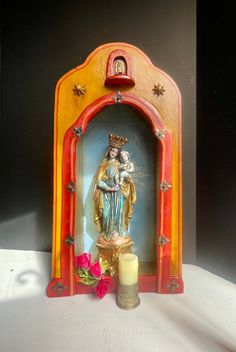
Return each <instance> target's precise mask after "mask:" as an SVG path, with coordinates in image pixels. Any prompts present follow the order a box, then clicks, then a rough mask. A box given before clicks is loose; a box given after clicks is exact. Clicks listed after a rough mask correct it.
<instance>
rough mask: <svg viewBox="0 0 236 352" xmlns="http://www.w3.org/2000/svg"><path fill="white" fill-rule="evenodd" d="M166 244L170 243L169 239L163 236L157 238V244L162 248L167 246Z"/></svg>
mask: <svg viewBox="0 0 236 352" xmlns="http://www.w3.org/2000/svg"><path fill="white" fill-rule="evenodd" d="M167 243H170V240H169V238H167V237H166V236H165V235H161V236H160V237H159V240H158V244H159V245H160V246H161V247H162V248H164V247H165V246H166V245H167Z"/></svg>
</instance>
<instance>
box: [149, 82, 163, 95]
mask: <svg viewBox="0 0 236 352" xmlns="http://www.w3.org/2000/svg"><path fill="white" fill-rule="evenodd" d="M152 90H153V93H154V94H155V95H157V96H158V97H159V96H160V95H163V94H164V92H165V89H164V87H163V86H162V85H160V84H159V83H158V84H157V85H156V84H154V88H153V89H152Z"/></svg>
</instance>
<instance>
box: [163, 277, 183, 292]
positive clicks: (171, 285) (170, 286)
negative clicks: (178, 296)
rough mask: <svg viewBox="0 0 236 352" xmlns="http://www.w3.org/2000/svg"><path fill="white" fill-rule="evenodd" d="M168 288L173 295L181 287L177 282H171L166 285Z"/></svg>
mask: <svg viewBox="0 0 236 352" xmlns="http://www.w3.org/2000/svg"><path fill="white" fill-rule="evenodd" d="M166 287H167V288H168V289H169V291H170V292H171V293H174V292H175V290H177V288H179V287H180V286H179V284H178V282H177V281H176V280H171V282H170V283H169V284H168V285H166Z"/></svg>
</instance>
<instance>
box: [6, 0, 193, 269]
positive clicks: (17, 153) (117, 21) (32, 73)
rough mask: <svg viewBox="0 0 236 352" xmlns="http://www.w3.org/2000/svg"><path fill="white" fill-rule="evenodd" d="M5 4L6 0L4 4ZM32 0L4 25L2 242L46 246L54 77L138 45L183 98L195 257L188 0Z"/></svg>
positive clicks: (189, 254)
mask: <svg viewBox="0 0 236 352" xmlns="http://www.w3.org/2000/svg"><path fill="white" fill-rule="evenodd" d="M5 3H6V4H7V2H5ZM49 3H50V5H43V4H42V3H41V2H34V3H33V2H31V3H29V4H27V6H26V5H24V3H22V2H21V3H20V4H18V5H14V7H13V6H11V4H10V6H9V5H8V6H9V8H6V9H5V10H4V12H3V16H2V19H3V26H2V88H3V89H2V114H1V124H0V126H1V149H0V150H1V153H0V154H1V187H0V199H1V212H0V247H1V248H16V249H34V250H42V251H50V250H51V236H52V187H53V185H52V173H53V109H54V90H55V85H56V82H57V80H58V79H59V78H60V77H61V76H62V75H63V74H65V73H66V72H67V71H69V70H70V69H72V68H73V67H75V66H78V65H79V64H81V63H83V62H84V60H85V59H86V57H87V56H88V54H89V53H90V52H91V51H92V50H94V49H95V48H96V47H97V46H99V45H101V44H103V43H106V42H114V41H125V42H128V43H131V44H134V45H136V46H138V47H139V48H140V49H142V50H143V51H144V52H145V53H146V54H147V55H148V56H150V58H151V60H152V61H153V63H154V64H155V65H156V66H158V67H160V68H161V69H162V70H164V71H166V72H167V73H168V74H169V75H170V76H171V77H172V78H173V79H174V80H175V81H176V83H177V84H178V86H179V88H180V90H181V93H182V98H183V186H184V187H183V257H184V262H185V263H194V262H195V257H196V245H195V243H196V231H195V228H196V223H195V210H196V206H195V204H196V197H195V191H196V189H195V188H196V177H195V175H196V168H195V162H196V142H195V124H196V108H195V103H196V102H195V96H196V94H195V88H196V83H195V74H196V68H195V66H196V51H195V47H196V23H195V17H196V8H195V0H192V1H190V0H169V1H165V0H158V1H157V0H148V1H146V2H144V1H138V0H137V1H122V2H111V1H97V2H95V1H94V2H93V1H87V2H86V1H80V0H77V1H68V2H66V1H64V2H59V1H58V2H53V1H52V2H49Z"/></svg>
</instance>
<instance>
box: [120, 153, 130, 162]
mask: <svg viewBox="0 0 236 352" xmlns="http://www.w3.org/2000/svg"><path fill="white" fill-rule="evenodd" d="M120 158H121V161H122V162H124V163H125V162H126V161H128V160H129V157H128V155H127V153H126V152H121V153H120Z"/></svg>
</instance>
